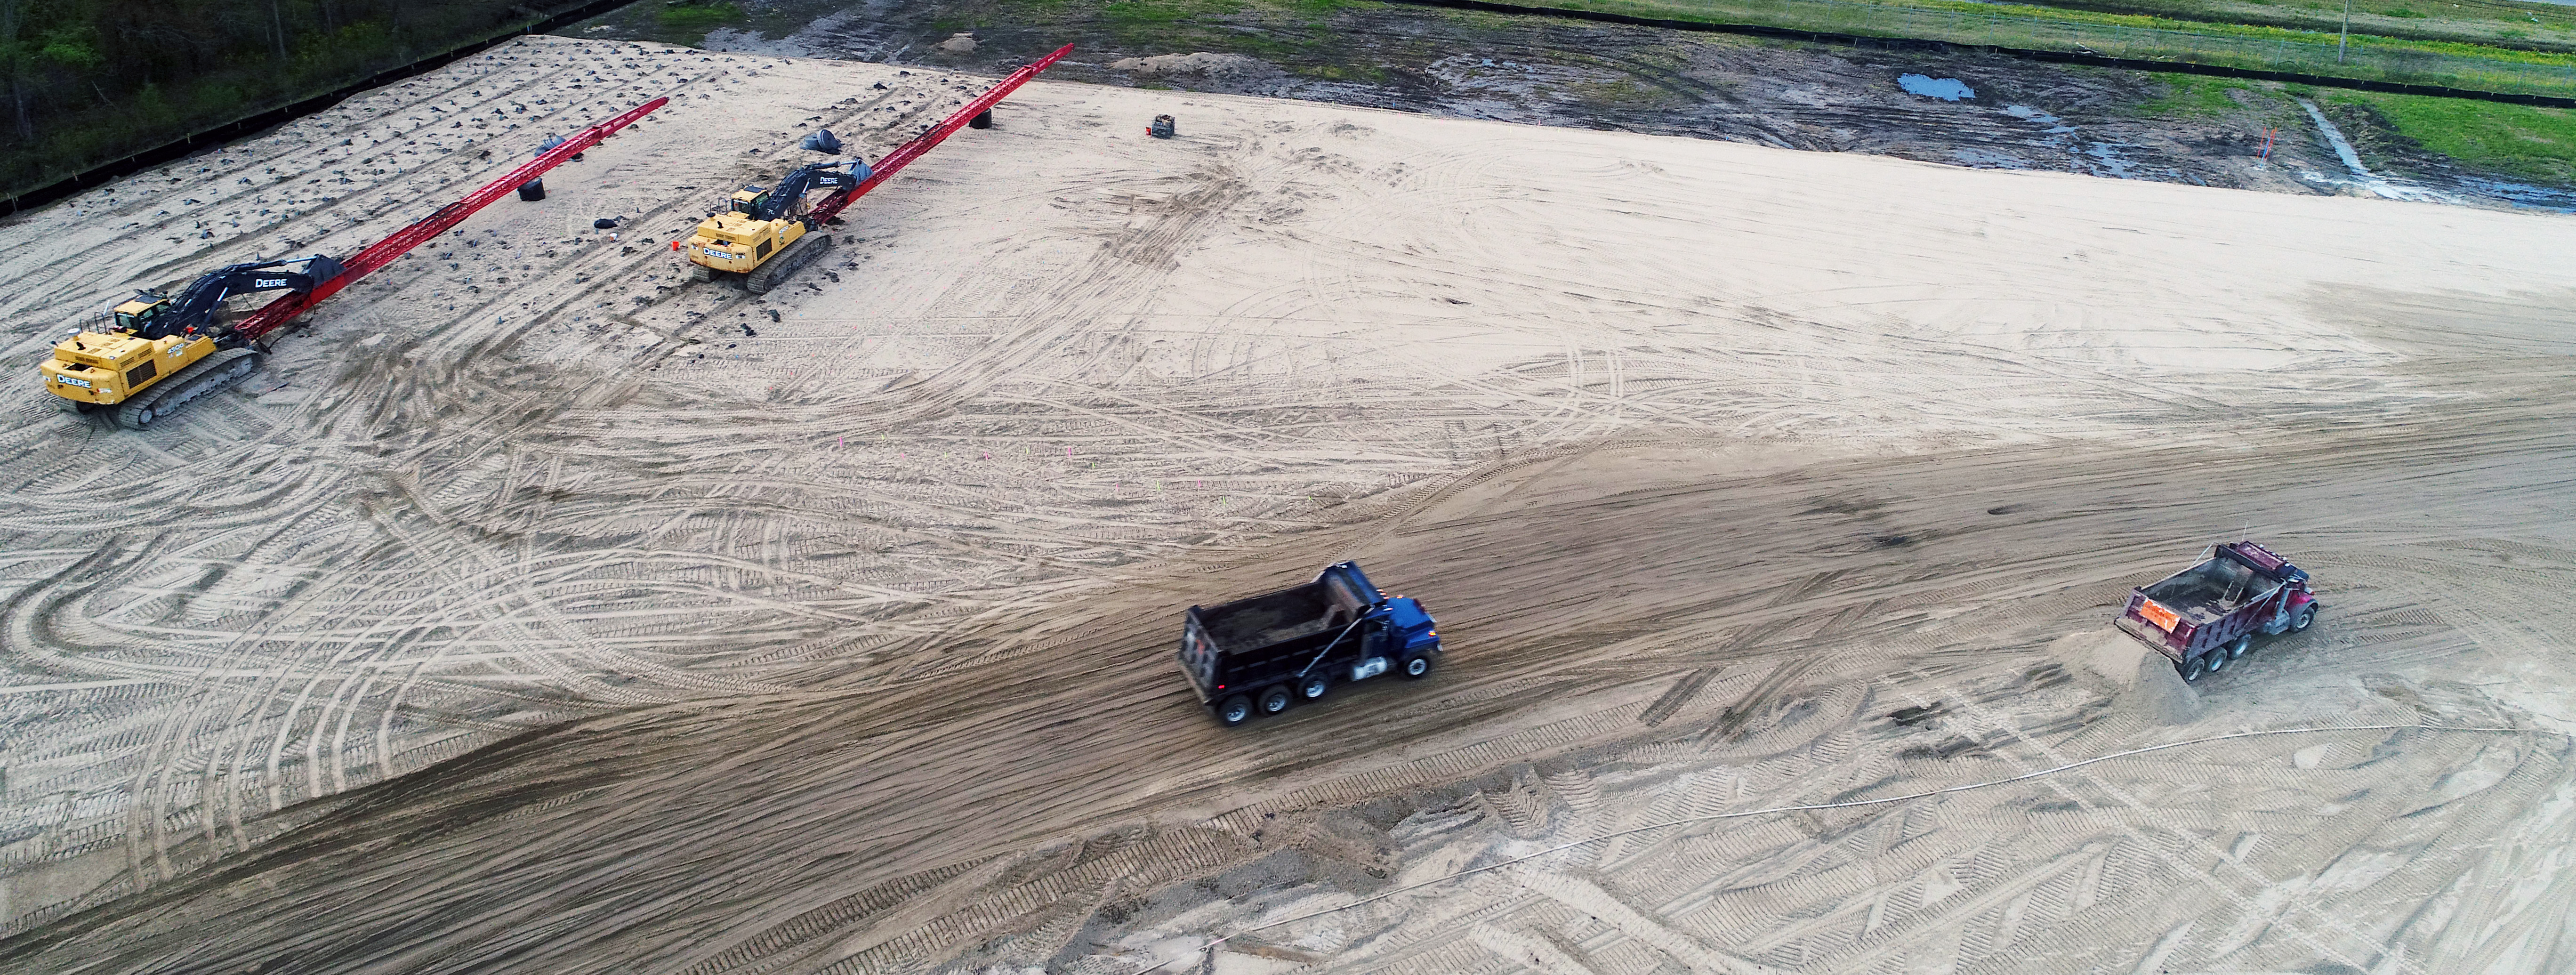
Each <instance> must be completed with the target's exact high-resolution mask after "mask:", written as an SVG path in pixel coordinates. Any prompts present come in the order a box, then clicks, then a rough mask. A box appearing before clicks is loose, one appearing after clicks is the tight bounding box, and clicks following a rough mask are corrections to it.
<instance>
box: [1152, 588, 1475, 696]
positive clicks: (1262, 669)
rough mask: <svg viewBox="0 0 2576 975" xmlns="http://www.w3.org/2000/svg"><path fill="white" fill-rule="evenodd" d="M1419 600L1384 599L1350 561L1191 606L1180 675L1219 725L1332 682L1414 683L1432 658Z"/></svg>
mask: <svg viewBox="0 0 2576 975" xmlns="http://www.w3.org/2000/svg"><path fill="white" fill-rule="evenodd" d="M1437 625H1438V624H1435V623H1433V622H1432V621H1431V614H1430V613H1427V612H1424V611H1423V609H1422V604H1421V603H1419V602H1417V601H1414V600H1411V599H1406V598H1405V597H1403V596H1389V595H1387V594H1386V591H1385V590H1383V589H1379V588H1378V587H1376V586H1375V585H1372V584H1370V583H1369V579H1368V576H1366V575H1364V574H1362V573H1361V572H1360V566H1359V563H1357V562H1340V563H1335V564H1333V565H1331V566H1327V567H1326V568H1325V569H1324V571H1323V572H1321V573H1319V574H1317V575H1316V576H1315V581H1313V582H1309V583H1307V584H1305V585H1302V586H1292V587H1289V588H1287V589H1282V590H1279V591H1278V592H1273V593H1264V594H1262V595H1259V596H1254V597H1252V598H1250V599H1238V600H1235V601H1234V602H1230V603H1226V604H1224V605H1221V606H1192V607H1190V612H1189V615H1188V617H1187V622H1186V625H1185V626H1184V627H1183V629H1182V631H1181V653H1180V657H1181V672H1182V673H1183V674H1186V675H1188V676H1189V679H1190V687H1191V689H1193V690H1196V691H1197V692H1198V695H1199V703H1201V704H1204V705H1207V707H1208V710H1209V711H1210V712H1212V713H1214V714H1215V715H1216V719H1217V720H1218V721H1220V722H1223V723H1224V724H1225V725H1226V727H1229V728H1231V727H1233V726H1235V725H1239V724H1242V723H1243V722H1244V721H1245V719H1248V718H1250V717H1252V714H1253V711H1254V710H1256V709H1258V710H1259V711H1260V712H1261V713H1262V714H1278V713H1279V712H1281V711H1285V710H1288V702H1290V701H1292V700H1293V701H1312V700H1315V699H1317V698H1320V697H1323V696H1324V694H1325V693H1326V692H1328V691H1331V690H1332V689H1333V685H1335V684H1339V683H1342V682H1345V681H1355V680H1367V679H1369V678H1371V677H1375V676H1377V675H1379V674H1384V673H1387V672H1389V671H1392V672H1394V673H1397V674H1401V675H1403V676H1405V677H1407V678H1411V679H1415V680H1419V679H1421V678H1423V677H1426V676H1429V675H1430V673H1431V668H1432V666H1433V664H1434V663H1435V662H1437V661H1438V660H1439V658H1440V631H1439V630H1436V629H1433V627H1435V626H1437Z"/></svg>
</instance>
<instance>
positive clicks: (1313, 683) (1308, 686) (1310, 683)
mask: <svg viewBox="0 0 2576 975" xmlns="http://www.w3.org/2000/svg"><path fill="white" fill-rule="evenodd" d="M1332 689H1333V681H1332V678H1329V677H1326V676H1324V675H1322V674H1315V675H1313V676H1310V677H1307V678H1306V679H1305V680H1304V681H1302V682H1300V683H1299V684H1298V685H1297V696H1298V697H1302V698H1305V699H1307V700H1309V701H1312V700H1314V699H1316V698H1319V697H1322V696H1324V692H1325V691H1329V690H1332Z"/></svg>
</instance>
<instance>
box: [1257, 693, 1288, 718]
mask: <svg viewBox="0 0 2576 975" xmlns="http://www.w3.org/2000/svg"><path fill="white" fill-rule="evenodd" d="M1285 710H1288V689H1287V688H1285V687H1273V688H1271V689H1269V690H1266V691H1263V692H1261V713H1263V714H1278V713H1279V712H1281V711H1285Z"/></svg>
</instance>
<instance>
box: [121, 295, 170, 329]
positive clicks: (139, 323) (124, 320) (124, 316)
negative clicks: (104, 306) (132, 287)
mask: <svg viewBox="0 0 2576 975" xmlns="http://www.w3.org/2000/svg"><path fill="white" fill-rule="evenodd" d="M169 310H170V299H169V298H168V297H167V296H165V295H160V294H156V293H153V292H150V291H137V292H135V293H134V300H133V301H129V302H126V303H124V304H122V305H118V306H116V330H117V331H120V332H131V333H134V334H136V335H140V334H143V332H144V330H146V329H149V328H151V327H152V322H153V321H154V320H155V319H158V318H160V317H161V313H162V312H166V311H169Z"/></svg>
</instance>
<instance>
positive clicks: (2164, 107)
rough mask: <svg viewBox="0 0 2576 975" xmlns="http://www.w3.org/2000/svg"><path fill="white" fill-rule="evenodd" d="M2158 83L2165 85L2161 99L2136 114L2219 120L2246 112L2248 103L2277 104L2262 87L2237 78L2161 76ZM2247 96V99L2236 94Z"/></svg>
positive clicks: (2139, 107) (2140, 106)
mask: <svg viewBox="0 0 2576 975" xmlns="http://www.w3.org/2000/svg"><path fill="white" fill-rule="evenodd" d="M2156 80H2157V81H2161V82H2163V83H2164V85H2165V93H2164V95H2162V96H2161V97H2157V98H2151V99H2148V100H2147V101H2144V102H2140V103H2138V105H2137V107H2136V112H2137V113H2138V114H2140V115H2144V116H2146V117H2148V118H2216V117H2218V116H2221V115H2231V114H2235V113H2237V112H2242V111H2245V110H2246V107H2247V106H2246V103H2245V101H2240V100H2239V99H2240V98H2244V99H2247V100H2253V99H2261V100H2264V101H2276V100H2275V99H2273V98H2272V93H2271V92H2270V91H2269V90H2266V89H2265V88H2264V87H2263V86H2262V85H2259V84H2256V83H2254V82H2251V81H2238V80H2236V79H2234V78H2204V77H2201V76H2200V75H2190V74H2160V75H2157V76H2156ZM2236 92H2245V93H2247V94H2246V95H2244V96H2239V95H2236V94H2234V93H2236Z"/></svg>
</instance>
